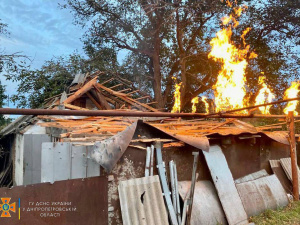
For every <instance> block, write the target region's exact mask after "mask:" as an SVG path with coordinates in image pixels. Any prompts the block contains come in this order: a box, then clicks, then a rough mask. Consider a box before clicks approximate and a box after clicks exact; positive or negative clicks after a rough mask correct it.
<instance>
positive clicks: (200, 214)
mask: <svg viewBox="0 0 300 225" xmlns="http://www.w3.org/2000/svg"><path fill="white" fill-rule="evenodd" d="M178 186H179V193H180V196H181V197H182V199H185V196H188V192H190V188H191V181H180V182H179V185H178ZM185 202H186V201H185ZM183 219H184V218H183ZM182 221H183V222H184V220H182ZM182 224H184V223H182ZM198 224H205V225H216V224H227V221H226V218H225V214H224V212H223V209H222V206H221V203H220V200H219V198H218V195H217V192H216V189H215V187H214V185H213V184H212V183H211V182H210V181H206V180H201V181H197V182H196V184H195V193H194V201H193V211H192V214H191V225H198Z"/></svg>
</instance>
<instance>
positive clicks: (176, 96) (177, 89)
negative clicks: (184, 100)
mask: <svg viewBox="0 0 300 225" xmlns="http://www.w3.org/2000/svg"><path fill="white" fill-rule="evenodd" d="M180 86H181V83H179V84H175V92H174V99H175V101H174V105H173V108H172V111H171V112H172V113H177V112H180V107H181V102H180Z"/></svg>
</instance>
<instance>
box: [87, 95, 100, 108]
mask: <svg viewBox="0 0 300 225" xmlns="http://www.w3.org/2000/svg"><path fill="white" fill-rule="evenodd" d="M86 95H87V96H88V97H89V99H91V101H92V102H93V103H94V105H95V106H96V107H97V108H98V109H100V110H102V109H103V108H102V106H101V105H100V104H99V103H98V102H97V100H96V99H95V98H94V97H93V96H92V95H91V94H90V93H89V92H86Z"/></svg>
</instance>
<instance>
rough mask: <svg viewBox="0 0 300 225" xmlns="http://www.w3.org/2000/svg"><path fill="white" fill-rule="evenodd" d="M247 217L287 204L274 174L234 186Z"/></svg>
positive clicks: (287, 201)
mask: <svg viewBox="0 0 300 225" xmlns="http://www.w3.org/2000/svg"><path fill="white" fill-rule="evenodd" d="M236 188H237V190H238V192H239V195H240V197H241V199H242V202H243V205H244V207H245V211H246V212H247V215H248V217H251V216H256V215H258V214H260V213H262V212H264V211H265V210H267V209H278V208H282V207H284V206H287V205H288V203H289V200H288V197H287V194H286V192H285V190H284V189H283V187H282V185H281V183H280V181H279V180H278V178H277V177H276V175H275V174H273V175H271V176H264V177H261V178H258V179H255V180H251V181H246V182H242V183H239V184H237V185H236Z"/></svg>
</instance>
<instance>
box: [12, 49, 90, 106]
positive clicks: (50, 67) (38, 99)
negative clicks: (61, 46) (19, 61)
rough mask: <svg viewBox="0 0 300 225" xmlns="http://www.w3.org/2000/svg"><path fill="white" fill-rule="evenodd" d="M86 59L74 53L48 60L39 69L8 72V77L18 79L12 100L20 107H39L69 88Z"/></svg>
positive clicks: (81, 70)
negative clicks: (46, 100) (14, 72)
mask: <svg viewBox="0 0 300 225" xmlns="http://www.w3.org/2000/svg"><path fill="white" fill-rule="evenodd" d="M83 64H84V59H82V58H81V57H80V56H79V55H77V54H73V55H70V56H68V57H62V56H61V57H58V58H53V59H51V60H49V61H46V62H45V63H44V65H43V66H42V67H41V68H40V69H37V70H29V69H27V70H22V71H21V72H20V73H16V74H7V75H6V78H7V79H8V80H11V81H15V82H16V81H17V82H19V84H18V89H17V90H16V92H17V93H16V94H15V95H13V96H12V97H11V100H12V101H13V102H14V103H16V104H17V105H18V107H29V108H38V107H41V106H42V104H43V102H44V100H45V99H47V98H49V97H51V96H54V95H57V94H60V93H62V92H63V91H64V90H66V89H67V88H68V86H69V85H70V84H71V82H72V80H73V79H74V76H75V74H76V73H82V72H84V71H85V70H84V69H83V66H82V65H83Z"/></svg>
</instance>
